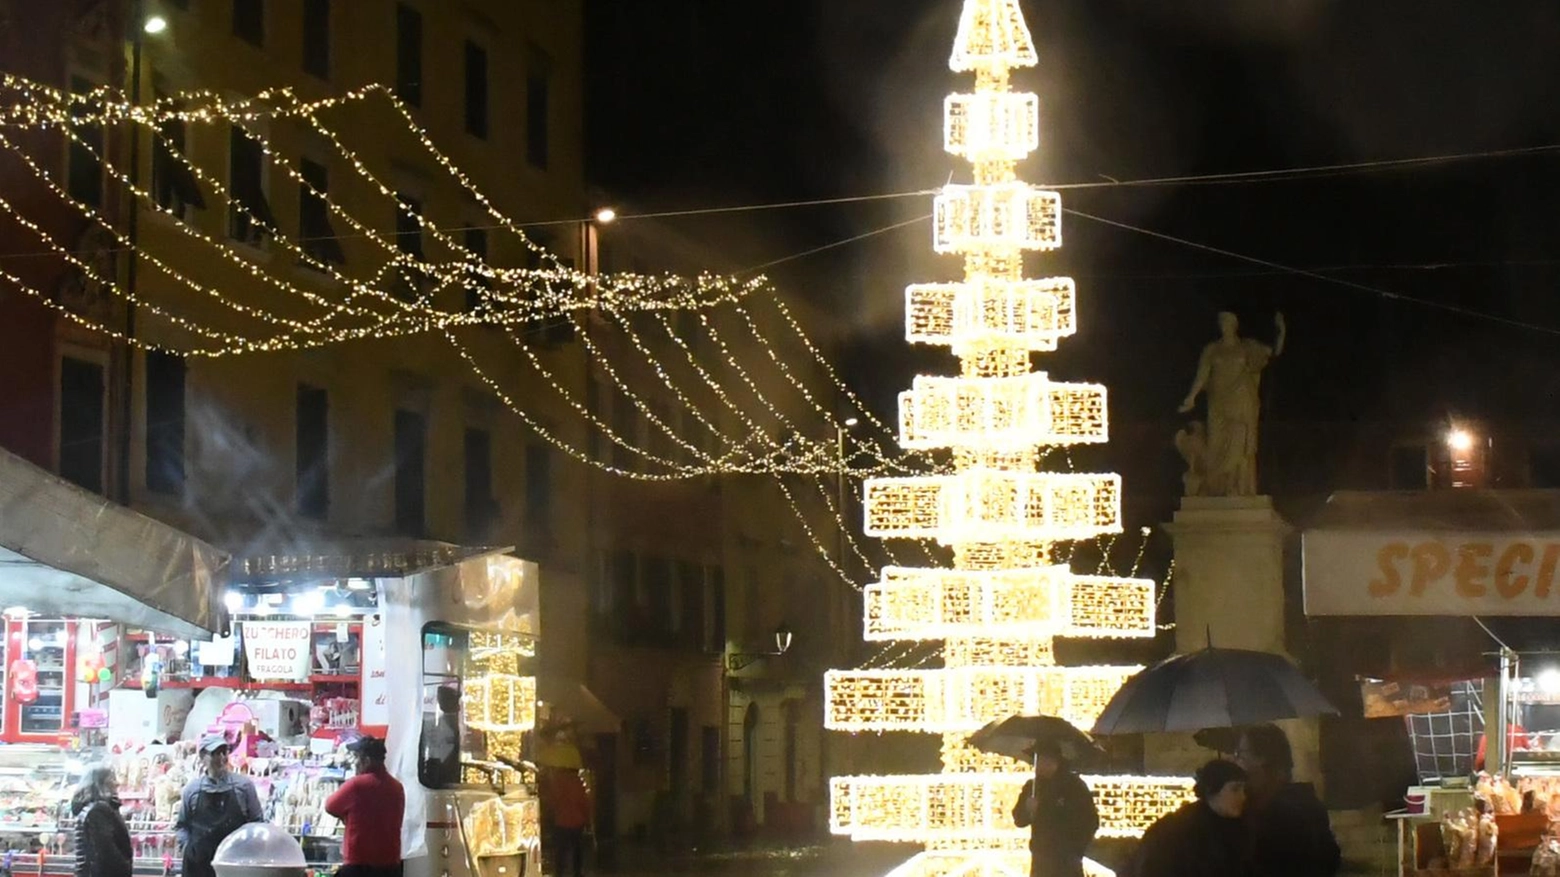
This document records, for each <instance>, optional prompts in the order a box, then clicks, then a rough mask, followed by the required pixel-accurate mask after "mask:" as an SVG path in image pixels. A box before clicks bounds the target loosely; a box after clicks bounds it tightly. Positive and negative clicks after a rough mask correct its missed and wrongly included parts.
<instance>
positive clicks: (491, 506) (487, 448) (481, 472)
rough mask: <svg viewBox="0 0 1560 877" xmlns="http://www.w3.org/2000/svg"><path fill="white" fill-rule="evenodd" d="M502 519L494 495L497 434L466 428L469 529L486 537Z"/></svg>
mask: <svg viewBox="0 0 1560 877" xmlns="http://www.w3.org/2000/svg"><path fill="white" fill-rule="evenodd" d="M497 518H498V501H497V500H495V499H494V498H493V437H492V435H491V434H490V433H489V432H488V431H487V430H485V429H468V430H466V530H467V531H468V532H469V533H470V534H471V536H472V538H473V539H476V540H480V539H481V538H483V537H484V536H485V535H486V533H487V531H488V528H489V527H491V526H492V525H493V522H494V521H495V520H497Z"/></svg>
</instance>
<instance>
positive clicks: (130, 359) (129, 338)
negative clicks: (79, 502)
mask: <svg viewBox="0 0 1560 877" xmlns="http://www.w3.org/2000/svg"><path fill="white" fill-rule="evenodd" d="M144 5H145V3H144V0H132V2H131V4H130V21H129V22H128V25H129V27H130V104H131V106H136V105H138V104H140V102H141V42H142V40H141V18H142V16H143V14H144V9H143V7H144ZM140 174H141V132H140V130H139V129H137V128H135V127H134V126H131V129H130V173H129V178H130V188H131V189H134V188H136V187H137V186H138V185H139V181H140ZM129 204H130V212H129V216H128V221H127V223H126V228H125V233H126V237H127V238H128V239H129V241H130V247H129V252H128V253H126V255H125V258H126V260H127V261H126V266H125V291H126V292H128V293H129V294H130V295H132V296H134V295H135V294H136V288H135V286H136V269H137V267H138V263H139V262H140V258H139V251H138V249H137V247H136V244H137V242H138V241H137V231H138V225H139V219H140V213H141V209H140V208H141V205H140V202H139V201H138V200H137V199H136V196H135V193H134V192H133V191H131V192H130V193H129ZM134 342H135V303H134V302H133V301H126V302H125V368H124V381H123V385H122V387H121V394H122V395H121V398H120V409H119V414H120V425H119V479H118V480H119V501H120V502H122V503H124V504H125V505H129V504H130V450H131V441H130V434H131V432H132V431H133V427H132V423H133V422H134V418H135V404H134V402H133V399H134V389H135V343H134Z"/></svg>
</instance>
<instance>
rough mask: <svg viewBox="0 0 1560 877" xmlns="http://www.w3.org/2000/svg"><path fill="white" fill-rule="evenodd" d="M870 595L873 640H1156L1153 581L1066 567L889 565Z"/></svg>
mask: <svg viewBox="0 0 1560 877" xmlns="http://www.w3.org/2000/svg"><path fill="white" fill-rule="evenodd" d="M863 594H864V599H865V618H866V627H865V630H864V633H863V638H864V639H867V640H932V639H948V640H951V639H954V638H960V637H982V636H983V637H991V638H996V639H1000V638H1004V637H1006V638H1009V639H1016V638H1019V637H1034V638H1043V637H1053V636H1069V637H1099V638H1109V637H1148V636H1153V635H1154V582H1153V581H1152V580H1150V579H1128V578H1116V577H1113V576H1080V575H1075V574H1074V573H1073V572H1072V570H1070V569H1068V568H1067V567H1065V566H1060V565H1054V566H1042V567H1034V568H1030V569H995V570H961V569H938V568H931V569H925V568H909V567H898V566H890V567H884V569H883V571H882V577H881V579H880V580H879V581H878V582H877V583H875V584H871V585H868V586H867V587H866V589H865V590H864V591H863Z"/></svg>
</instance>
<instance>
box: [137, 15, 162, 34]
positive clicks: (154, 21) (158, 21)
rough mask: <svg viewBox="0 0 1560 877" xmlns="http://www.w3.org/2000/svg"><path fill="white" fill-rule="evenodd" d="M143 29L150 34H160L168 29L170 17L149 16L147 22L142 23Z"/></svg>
mask: <svg viewBox="0 0 1560 877" xmlns="http://www.w3.org/2000/svg"><path fill="white" fill-rule="evenodd" d="M141 29H142V30H144V31H146V32H147V33H149V34H160V33H162V32H163V31H165V30H167V29H168V19H166V18H163V17H162V16H161V15H154V16H152V17H151V18H148V19H147V20H146V23H145V24H143V25H141Z"/></svg>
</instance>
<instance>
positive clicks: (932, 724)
mask: <svg viewBox="0 0 1560 877" xmlns="http://www.w3.org/2000/svg"><path fill="white" fill-rule="evenodd" d="M1142 669H1143V668H1142V667H1127V666H1122V667H1115V666H1112V667H1054V666H1050V667H1046V666H1041V667H1035V666H1029V667H1024V666H977V667H952V668H946V669H942V670H831V671H829V673H828V674H826V675H825V676H824V719H823V724H824V727H826V728H829V729H831V730H836V731H912V732H921V733H929V734H945V733H950V732H964V731H975V730H978V729H979V728H980V727H981V726H982V725H985V724H986V723H988V722H993V721H996V720H998V719H1005V718H1007V717H1009V716H1015V715H1021V716H1034V715H1046V716H1060V717H1061V718H1063V719H1066V720H1067V721H1069V722H1071V723H1072V724H1074V725H1076V726H1078V727H1079V728H1090V727H1093V725H1094V722H1095V720H1096V719H1098V718H1099V715H1100V713H1101V712H1102V711H1104V709H1105V704H1107V703H1109V702H1110V698H1111V696H1112V695H1114V694H1115V693H1116V690H1117V689H1119V688H1120V687H1121V686H1122V684H1123V683H1125V682H1126V681H1127V679H1128V678H1130V677H1131V676H1133V675H1134V674H1136V673H1137V672H1139V671H1140V670H1142Z"/></svg>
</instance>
